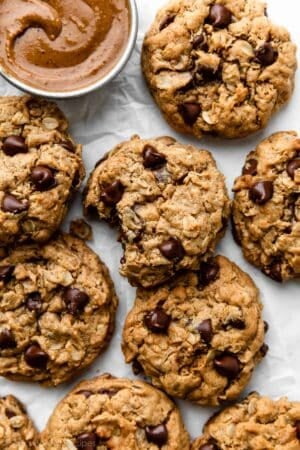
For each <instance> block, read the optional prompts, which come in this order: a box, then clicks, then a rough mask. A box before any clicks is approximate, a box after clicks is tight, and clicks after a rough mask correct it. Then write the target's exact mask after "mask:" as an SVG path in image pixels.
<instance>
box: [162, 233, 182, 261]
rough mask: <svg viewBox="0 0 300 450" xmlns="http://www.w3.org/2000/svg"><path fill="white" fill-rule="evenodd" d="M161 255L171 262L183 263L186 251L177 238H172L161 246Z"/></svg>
mask: <svg viewBox="0 0 300 450" xmlns="http://www.w3.org/2000/svg"><path fill="white" fill-rule="evenodd" d="M159 250H160V252H161V254H162V255H163V256H164V257H165V258H167V259H169V260H170V261H172V260H173V261H177V262H179V261H181V260H182V259H183V258H184V256H185V250H184V248H183V246H182V244H181V242H180V241H179V239H177V238H172V237H171V238H170V239H168V240H166V241H164V242H162V244H160V246H159Z"/></svg>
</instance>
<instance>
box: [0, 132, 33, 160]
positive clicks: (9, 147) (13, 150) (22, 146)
mask: <svg viewBox="0 0 300 450" xmlns="http://www.w3.org/2000/svg"><path fill="white" fill-rule="evenodd" d="M2 150H3V151H4V153H5V154H6V155H7V156H14V155H16V154H17V153H27V152H28V146H27V145H26V143H25V139H24V138H22V136H8V137H7V138H6V139H5V140H4V142H3V147H2Z"/></svg>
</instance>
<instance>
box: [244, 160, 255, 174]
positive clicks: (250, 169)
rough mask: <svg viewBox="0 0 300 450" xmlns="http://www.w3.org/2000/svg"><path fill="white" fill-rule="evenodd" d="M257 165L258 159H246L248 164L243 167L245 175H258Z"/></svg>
mask: <svg viewBox="0 0 300 450" xmlns="http://www.w3.org/2000/svg"><path fill="white" fill-rule="evenodd" d="M257 166H258V161H257V159H253V158H251V159H248V161H246V164H245V165H244V167H243V175H252V176H254V175H257Z"/></svg>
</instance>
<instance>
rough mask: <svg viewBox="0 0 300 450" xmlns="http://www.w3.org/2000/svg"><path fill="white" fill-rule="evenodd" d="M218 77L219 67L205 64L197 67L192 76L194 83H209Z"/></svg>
mask: <svg viewBox="0 0 300 450" xmlns="http://www.w3.org/2000/svg"><path fill="white" fill-rule="evenodd" d="M219 79H220V71H219V68H216V69H215V68H213V67H209V66H205V65H201V66H199V67H198V68H197V72H196V73H195V76H194V82H195V83H196V84H198V85H199V84H201V83H209V82H211V81H216V80H219Z"/></svg>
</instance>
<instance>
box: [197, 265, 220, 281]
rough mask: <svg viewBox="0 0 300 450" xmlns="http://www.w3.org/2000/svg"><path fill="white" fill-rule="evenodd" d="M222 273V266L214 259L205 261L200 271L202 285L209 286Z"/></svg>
mask: <svg viewBox="0 0 300 450" xmlns="http://www.w3.org/2000/svg"><path fill="white" fill-rule="evenodd" d="M219 273H220V267H219V265H218V263H217V262H216V261H215V260H214V259H210V260H208V261H206V262H205V261H203V262H202V263H201V265H200V270H199V272H198V277H199V282H200V284H201V285H202V286H207V285H209V284H210V283H212V282H213V281H215V280H216V279H217V278H218V276H219Z"/></svg>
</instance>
